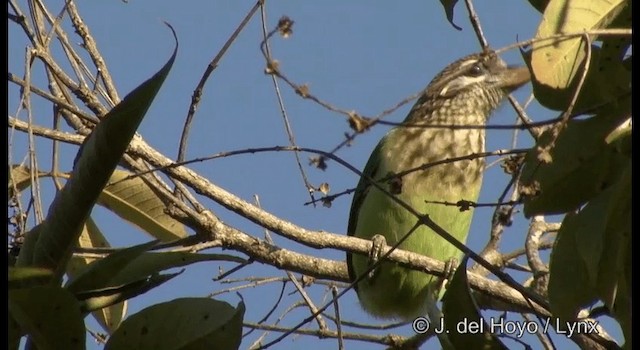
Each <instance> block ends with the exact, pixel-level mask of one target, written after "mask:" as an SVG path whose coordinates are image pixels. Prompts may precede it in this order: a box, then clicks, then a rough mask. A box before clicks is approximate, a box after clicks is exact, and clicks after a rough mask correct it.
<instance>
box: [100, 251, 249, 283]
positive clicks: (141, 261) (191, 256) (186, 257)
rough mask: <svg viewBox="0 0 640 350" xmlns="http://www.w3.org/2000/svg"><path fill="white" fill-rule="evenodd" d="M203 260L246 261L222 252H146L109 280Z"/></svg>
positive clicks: (126, 279)
mask: <svg viewBox="0 0 640 350" xmlns="http://www.w3.org/2000/svg"><path fill="white" fill-rule="evenodd" d="M203 261H231V262H236V263H240V264H242V263H246V261H245V260H244V259H241V258H238V257H235V256H230V255H224V254H202V253H190V252H147V253H143V254H141V255H140V256H138V257H137V258H135V259H134V260H132V261H131V262H130V263H129V264H128V265H127V266H126V267H125V268H123V269H122V270H120V272H118V273H117V274H116V275H114V276H113V277H112V278H111V280H110V281H109V285H119V284H124V283H128V282H131V281H135V280H137V279H140V278H144V277H146V276H149V275H151V274H154V273H158V272H161V271H163V270H167V269H170V268H176V267H182V266H187V265H191V264H194V263H197V262H203Z"/></svg>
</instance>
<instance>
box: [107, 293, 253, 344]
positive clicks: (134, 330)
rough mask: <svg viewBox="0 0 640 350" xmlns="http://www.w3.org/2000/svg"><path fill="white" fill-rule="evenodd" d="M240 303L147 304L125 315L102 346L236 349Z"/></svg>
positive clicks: (185, 300)
mask: <svg viewBox="0 0 640 350" xmlns="http://www.w3.org/2000/svg"><path fill="white" fill-rule="evenodd" d="M244 311H245V307H244V303H242V302H241V303H240V304H239V305H238V307H236V308H234V307H232V306H231V305H229V304H227V303H225V302H222V301H217V300H214V299H207V298H183V299H175V300H172V301H169V302H165V303H160V304H156V305H153V306H150V307H148V308H146V309H144V310H142V311H140V312H138V313H136V314H134V315H131V316H129V317H128V318H127V319H126V320H125V321H124V322H122V325H121V326H120V328H118V330H117V331H116V332H115V333H114V334H113V335H112V336H111V338H110V339H109V341H108V342H107V345H106V346H105V350H121V349H154V350H169V349H170V350H175V349H181V350H197V349H218V350H231V349H238V347H239V346H240V341H241V335H242V319H243V317H244Z"/></svg>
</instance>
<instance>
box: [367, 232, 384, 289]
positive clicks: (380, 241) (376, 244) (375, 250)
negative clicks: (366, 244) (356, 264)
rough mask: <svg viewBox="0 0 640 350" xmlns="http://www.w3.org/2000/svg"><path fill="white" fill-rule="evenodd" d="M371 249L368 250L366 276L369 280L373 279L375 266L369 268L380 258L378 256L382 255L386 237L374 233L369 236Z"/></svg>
mask: <svg viewBox="0 0 640 350" xmlns="http://www.w3.org/2000/svg"><path fill="white" fill-rule="evenodd" d="M371 243H372V244H371V250H370V251H369V261H368V267H369V268H370V271H369V274H368V275H367V277H368V278H369V280H370V281H371V280H373V278H374V277H375V275H376V271H377V270H378V269H377V268H373V269H371V266H373V265H375V264H376V263H377V262H378V260H380V256H381V255H382V248H383V247H385V246H386V245H387V239H386V238H385V237H384V236H383V235H374V236H373V237H371Z"/></svg>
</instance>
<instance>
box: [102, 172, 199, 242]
mask: <svg viewBox="0 0 640 350" xmlns="http://www.w3.org/2000/svg"><path fill="white" fill-rule="evenodd" d="M130 175H132V173H131V172H128V171H124V170H116V171H115V172H114V173H113V175H112V176H111V178H110V180H109V182H112V183H113V184H110V185H108V186H107V187H105V189H104V191H103V192H102V194H101V195H100V197H99V198H98V204H99V205H102V206H104V207H106V208H108V209H109V210H111V211H112V212H114V213H115V214H116V215H118V216H119V217H121V218H123V219H125V220H126V221H128V222H130V223H132V224H134V225H136V226H137V227H139V228H140V229H142V230H143V231H145V232H147V233H148V234H150V235H152V236H153V237H154V238H156V239H159V240H161V241H163V242H167V241H172V240H175V239H179V238H184V237H186V236H187V232H186V230H185V227H184V225H183V224H182V223H180V222H178V221H177V220H175V219H174V218H172V217H171V216H169V215H167V214H166V213H165V211H164V209H165V208H166V205H165V204H164V202H163V201H162V200H161V199H160V197H158V195H157V194H156V193H155V192H154V191H153V190H152V189H151V188H150V187H149V186H148V185H147V184H146V183H145V182H144V181H143V180H142V178H140V177H135V178H132V179H128V180H124V181H123V179H125V178H126V177H127V176H130Z"/></svg>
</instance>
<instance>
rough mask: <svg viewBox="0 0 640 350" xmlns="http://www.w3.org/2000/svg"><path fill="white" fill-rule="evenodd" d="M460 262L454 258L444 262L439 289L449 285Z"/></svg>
mask: <svg viewBox="0 0 640 350" xmlns="http://www.w3.org/2000/svg"><path fill="white" fill-rule="evenodd" d="M459 264H460V262H459V261H458V259H456V258H451V259H449V260H447V261H446V262H445V263H444V276H443V278H442V280H441V283H442V284H441V285H440V289H442V288H446V287H447V286H448V285H449V282H450V281H451V279H453V275H454V274H455V273H456V268H457V267H458V265H459Z"/></svg>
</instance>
